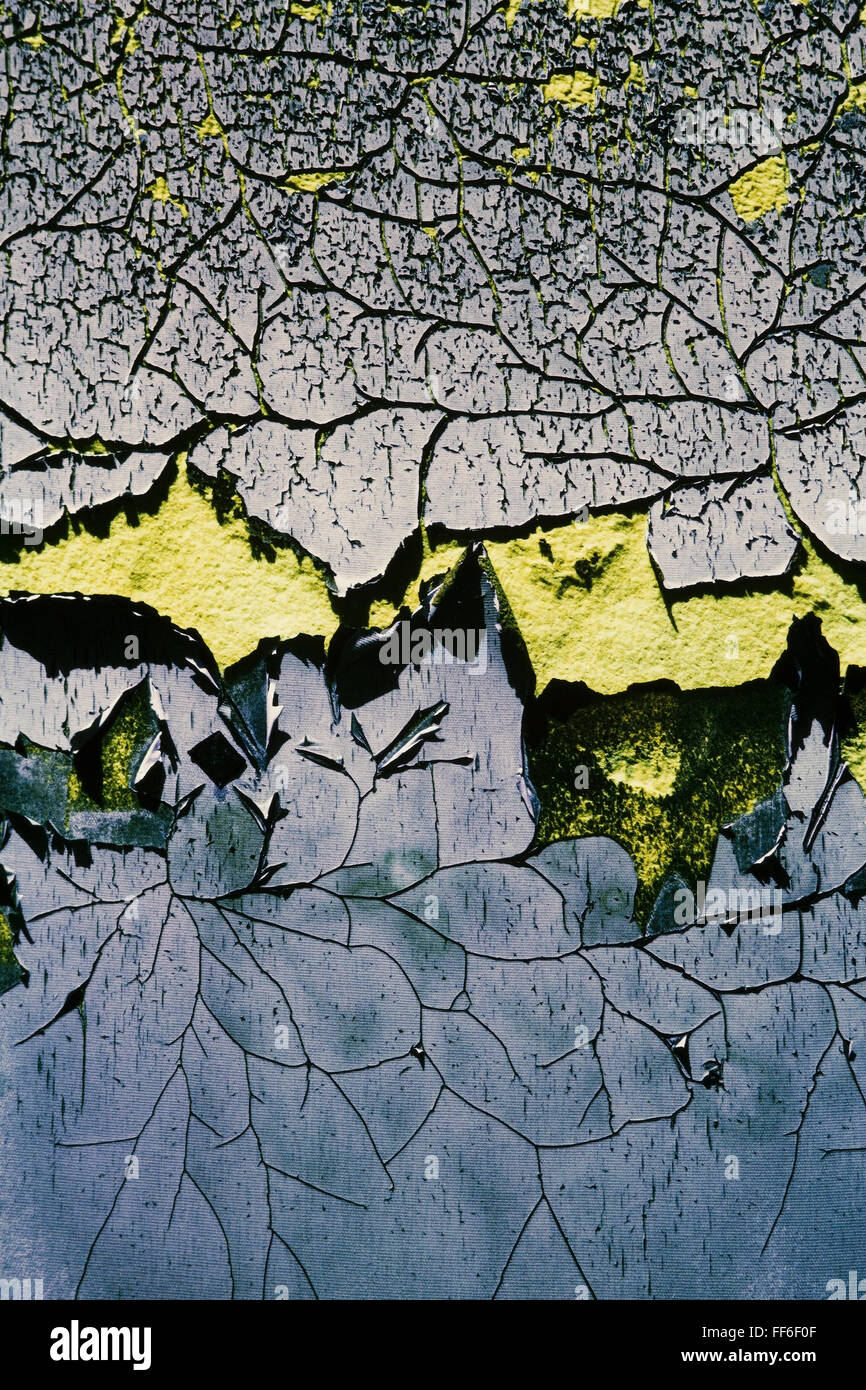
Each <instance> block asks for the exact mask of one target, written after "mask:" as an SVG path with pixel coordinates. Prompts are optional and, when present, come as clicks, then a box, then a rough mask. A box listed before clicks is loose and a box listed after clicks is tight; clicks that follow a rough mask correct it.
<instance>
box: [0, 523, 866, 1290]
mask: <svg viewBox="0 0 866 1390" xmlns="http://www.w3.org/2000/svg"><path fill="white" fill-rule="evenodd" d="M449 605H450V606H449ZM0 610H2V611H0V622H2V627H3V634H4V640H3V644H2V647H0V681H2V688H3V689H4V691H5V690H9V691H15V690H18V691H23V690H30V691H31V692H33V691H35V690H41V692H42V699H41V701H40V700H36V699H33V698H32V694H31V698H30V699H29V700H28V701H27V702H24V701H21V702H20V703H19V705H18V707H15V705H14V703H13V702H11V701H10V702H9V703H8V704H7V703H4V706H3V709H2V715H3V719H4V721H5V723H4V726H3V728H2V731H0V734H2V740H3V743H4V744H5V747H6V750H7V751H6V752H5V753H4V761H3V762H2V764H0V802H2V805H3V807H4V810H5V832H4V842H3V847H2V854H0V862H2V868H3V879H2V885H0V888H2V898H3V912H4V916H5V917H6V919H7V921H8V922H9V924H10V926H11V927H12V929H13V934H14V938H15V958H16V961H17V967H16V973H15V976H14V978H10V979H7V980H6V985H7V988H6V989H5V992H3V993H2V995H0V1059H2V1065H0V1076H2V1078H3V1080H2V1091H0V1168H2V1172H3V1174H4V1177H3V1182H2V1184H0V1248H2V1250H3V1256H4V1264H5V1265H9V1264H10V1262H11V1264H13V1265H15V1266H20V1267H21V1268H22V1269H28V1270H37V1269H38V1270H39V1271H40V1273H41V1275H42V1277H43V1279H44V1281H45V1290H46V1297H52V1298H71V1297H73V1296H78V1297H81V1298H115V1297H118V1298H170V1299H195V1298H208V1299H226V1298H236V1299H254V1300H262V1299H265V1300H270V1299H278V1298H291V1299H315V1298H320V1299H340V1298H383V1299H404V1298H410V1299H435V1298H461V1299H491V1298H497V1299H526V1298H541V1299H555V1300H559V1299H565V1300H570V1299H574V1298H575V1297H578V1298H583V1297H586V1298H595V1299H611V1298H636V1299H647V1298H655V1299H659V1298H662V1299H664V1298H678V1299H693V1298H697V1297H709V1298H737V1299H751V1298H761V1297H774V1298H821V1297H824V1296H825V1294H824V1291H825V1286H826V1283H827V1280H828V1279H829V1278H832V1277H834V1276H836V1275H837V1274H839V1273H840V1272H841V1273H842V1274H843V1275H844V1272H845V1271H847V1270H848V1269H849V1268H855V1267H856V1262H857V1259H858V1258H859V1252H860V1251H861V1250H862V1241H863V1238H864V1235H866V1228H864V1215H863V1213H864V1209H866V1203H864V1199H866V1183H864V1165H863V1154H864V1152H866V1099H864V1089H863V1088H864V1086H866V1073H864V1065H866V1064H864V1058H866V902H864V901H863V893H864V889H866V836H864V833H863V831H862V826H863V823H864V810H866V808H864V798H863V794H862V792H861V791H860V788H859V787H858V786H857V784H856V783H855V782H854V781H853V779H852V778H851V776H850V774H849V773H848V772H847V769H846V767H845V765H844V763H842V762H841V761H840V757H839V732H838V729H839V721H838V718H837V708H836V706H837V695H838V662H835V664H834V658H833V654H832V653H831V652H830V651H829V648H827V647H826V644H825V643H824V642H823V639H822V638H821V636H820V625H819V624H818V623H817V620H815V619H806V620H802V621H801V622H800V623H796V624H795V625H794V627H793V628H792V632H791V637H790V640H789V652H788V655H787V657H786V658H785V661H786V662H787V670H788V676H789V677H790V684H791V690H792V697H791V705H790V719H789V722H788V739H789V759H788V763H787V768H786V771H785V775H784V781H783V785H782V786H781V787H780V789H779V791H778V793H777V795H776V796H775V797H774V798H773V799H771V800H770V801H769V802H767V803H765V804H764V805H763V806H761V807H759V808H757V809H756V811H755V812H754V813H752V815H751V816H747V817H745V818H743V819H741V820H740V821H737V822H735V823H734V824H733V825H732V826H729V827H725V828H723V830H722V833H721V834H720V836H719V839H718V844H717V848H716V855H715V862H714V864H713V868H712V873H711V876H710V881H709V883H708V884H707V888H706V892H707V898H706V904H705V906H704V908H703V910H702V909H701V908H700V906H699V907H698V908H697V909H695V908H694V907H693V909H692V911H691V913H690V915H689V916H688V920H686V921H684V922H679V921H677V920H674V918H673V917H672V915H671V914H672V903H673V901H675V899H672V898H671V895H670V894H665V893H662V894H661V895H660V898H659V902H658V903H657V906H656V910H655V912H654V914H653V918H652V921H653V926H652V928H651V930H650V931H649V932H648V933H647V934H645V935H642V934H641V930H640V928H639V927H638V926H637V924H636V923H635V921H634V918H633V904H634V893H635V888H636V885H637V876H636V873H635V869H634V866H633V864H632V862H631V860H630V859H629V856H628V855H627V854H626V852H625V851H624V850H623V849H622V848H621V847H620V846H619V845H617V844H616V843H615V842H614V841H612V840H608V839H604V838H594V839H583V840H565V841H561V842H558V843H555V844H551V845H548V846H546V847H544V848H539V846H538V845H537V844H536V842H535V840H534V832H535V823H536V817H537V803H536V800H535V796H534V793H533V791H532V787H531V785H530V784H529V782H528V779H527V775H526V772H525V755H524V748H523V741H522V732H521V728H522V716H523V700H522V696H521V695H520V694H519V693H518V687H521V685H522V682H521V678H520V675H519V670H518V667H517V666H516V665H515V659H514V657H513V654H512V655H509V654H508V652H507V651H506V646H505V643H504V640H503V634H502V631H501V627H500V622H499V616H498V605H497V601H496V597H495V593H494V591H493V589H492V587H491V584H490V582H489V580H488V578H487V571H486V568H485V563H484V557H483V553H482V552H480V551H479V550H477V549H476V550H475V551H473V552H471V553H470V554H469V555H468V556H467V557H466V559H465V560H464V561H463V563H462V565H461V567H460V568H459V569H458V571H457V572H456V574H455V575H452V576H451V577H450V579H449V580H447V581H445V582H436V583H434V584H433V585H432V586H431V587H430V589H429V590H428V592H427V594H426V597H425V602H424V605H423V607H422V609H421V610H419V612H418V613H416V614H414V615H413V617H412V619H411V622H412V626H413V631H414V632H418V631H422V630H430V629H432V628H434V627H442V626H444V625H445V624H446V623H447V624H448V625H449V626H450V627H451V628H452V629H453V628H454V627H455V626H456V619H455V615H462V619H463V620H466V619H467V618H470V619H473V620H477V621H478V622H479V623H480V624H481V625H483V629H484V632H485V634H486V643H487V646H486V651H487V661H488V665H487V671H486V672H485V673H484V675H483V677H481V676H479V674H478V672H477V671H475V672H473V670H472V669H471V667H469V666H467V665H465V664H462V663H461V662H460V661H459V660H456V659H455V660H454V661H452V662H450V663H446V662H442V663H440V664H436V663H435V662H432V661H431V662H427V663H424V662H416V663H415V664H413V663H411V662H410V663H408V664H406V665H403V666H400V665H398V666H393V667H390V666H385V665H384V664H383V663H382V662H381V661H380V659H379V653H380V651H381V650H382V649H383V642H384V640H385V639H386V638H387V636H388V634H378V633H375V632H372V633H360V634H358V633H356V634H351V633H349V634H341V635H338V638H337V639H335V641H334V643H333V644H332V647H331V649H330V650H329V652H328V654H327V656H326V655H325V653H324V651H323V650H322V649H321V648H320V647H316V646H314V644H311V643H303V642H300V643H299V642H295V643H291V644H278V645H274V644H270V645H269V644H263V645H262V646H261V647H260V648H259V649H258V651H257V652H256V653H254V654H253V655H252V656H251V658H250V659H249V660H248V661H247V662H244V663H241V664H240V665H239V666H238V667H236V668H233V669H232V670H230V671H229V672H227V673H226V676H225V678H224V679H222V678H220V677H219V676H218V675H217V674H216V673H215V668H214V667H213V664H212V662H211V659H210V657H209V654H208V653H207V651H206V650H205V649H204V648H203V646H202V645H201V643H200V642H199V641H198V640H197V639H195V638H193V637H190V636H189V635H187V634H182V633H179V632H178V631H177V630H176V629H173V628H172V627H171V626H170V624H169V623H168V622H167V621H165V620H163V619H158V618H157V617H156V615H155V614H153V613H152V611H150V610H145V609H143V608H140V607H136V606H135V605H132V604H129V603H127V602H126V601H125V600H120V599H113V600H89V599H77V600H63V599H59V598H46V599H13V600H5V601H4V602H3V603H2V605H0ZM58 624H60V626H61V627H62V638H61V637H59V636H58ZM94 624H98V626H99V629H100V641H101V642H102V643H103V646H104V647H105V649H106V650H108V651H110V650H112V642H113V640H114V635H115V634H116V633H121V632H122V633H129V632H137V633H139V634H140V636H141V642H142V655H143V658H144V659H143V660H142V662H140V663H138V662H136V661H134V660H133V659H129V660H126V661H124V660H123V659H122V658H121V656H120V655H119V654H118V655H117V657H116V658H115V659H113V661H112V662H111V664H109V665H107V666H103V667H102V668H101V669H97V667H96V665H95V664H94V665H88V664H87V663H86V659H87V645H86V644H87V641H88V640H91V641H92V640H93V639H92V632H93V627H94ZM88 634H91V636H90V638H88ZM37 671H38V673H39V682H41V684H39V683H37V680H36V673H37ZM133 697H135V698H138V699H139V700H140V702H142V704H143V705H144V706H145V707H146V709H147V711H148V713H147V716H146V717H142V718H141V719H140V723H139V725H137V726H136V727H137V729H138V733H137V735H136V747H135V751H134V756H133V758H132V763H131V766H130V770H129V783H130V791H133V790H134V789H135V788H136V787H138V788H139V792H138V793H137V795H138V797H139V800H140V802H141V805H140V807H139V810H138V812H137V813H136V815H132V813H130V812H129V811H124V810H115V811H112V810H109V809H106V810H104V811H103V812H102V813H101V815H100V817H99V818H98V822H97V823H96V824H94V823H93V822H87V823H86V824H87V826H88V827H89V829H88V831H87V833H86V834H82V833H77V834H73V827H74V826H75V825H76V824H78V825H81V823H80V822H75V821H74V820H71V819H70V817H71V816H74V815H81V814H83V813H82V812H81V811H75V810H71V809H70V807H71V802H70V800H69V797H70V796H71V793H70V792H69V785H70V769H72V768H75V769H76V773H77V776H78V778H79V779H84V780H85V781H86V782H87V779H88V777H90V778H91V779H92V776H93V771H92V769H93V762H92V759H90V758H89V753H91V752H92V751H93V750H94V749H96V750H99V749H100V748H101V747H102V745H103V741H104V740H105V739H106V738H109V737H110V735H111V731H112V728H113V727H115V723H116V720H117V719H118V718H119V717H120V715H121V713H122V711H123V709H124V707H125V706H124V702H125V701H128V700H129V699H130V698H133ZM34 762H35V763H36V764H37V765H39V766H41V767H42V768H44V769H46V771H45V773H44V775H43V776H42V778H41V779H37V778H36V777H35V776H34V771H33V767H34ZM142 768H144V769H145V773H144V774H142ZM88 769H90V772H89V773H88ZM88 785H90V783H88ZM97 790H98V789H97ZM94 794H96V793H94ZM769 883H772V884H775V885H781V887H777V889H776V891H777V892H778V893H779V895H780V897H779V899H778V903H779V907H778V912H774V913H772V914H770V916H769V917H768V916H767V915H766V913H765V912H764V909H763V907H762V903H763V902H764V899H762V898H761V894H762V893H767V892H768V891H770V890H769V889H768V887H767V885H768V884H769ZM716 891H719V892H721V893H722V894H723V895H724V903H725V906H724V909H723V910H722V911H721V912H718V911H715V910H714V911H712V912H711V911H710V908H709V903H710V900H711V896H712V895H713V894H714V893H715V892H716ZM755 895H757V898H756V897H755ZM756 902H757V904H758V907H757V909H756V907H755V903H756ZM731 904H733V906H731ZM732 1161H733V1162H735V1163H736V1167H737V1175H736V1177H735V1178H734V1179H733V1180H731V1171H732V1170H731V1164H732Z"/></svg>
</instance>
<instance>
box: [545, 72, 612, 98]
mask: <svg viewBox="0 0 866 1390" xmlns="http://www.w3.org/2000/svg"><path fill="white" fill-rule="evenodd" d="M597 89H598V78H597V77H594V76H593V74H592V73H590V72H555V73H553V75H552V76H551V78H550V80H549V82H545V84H544V86H543V87H542V89H541V95H542V96H543V97H544V100H545V101H556V102H559V104H560V105H561V106H592V104H593V103H594V101H595V93H596V90H597Z"/></svg>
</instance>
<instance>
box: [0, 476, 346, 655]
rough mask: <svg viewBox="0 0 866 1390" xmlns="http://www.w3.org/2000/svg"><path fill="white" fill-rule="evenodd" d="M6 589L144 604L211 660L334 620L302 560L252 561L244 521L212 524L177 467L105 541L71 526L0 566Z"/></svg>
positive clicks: (313, 571) (318, 578)
mask: <svg viewBox="0 0 866 1390" xmlns="http://www.w3.org/2000/svg"><path fill="white" fill-rule="evenodd" d="M0 587H2V589H3V591H4V592H6V593H8V592H9V591H10V590H11V589H23V590H26V591H29V592H31V593H38V594H47V593H73V592H77V593H85V594H122V595H125V596H126V597H127V598H131V599H134V600H136V601H139V602H142V603H149V604H151V605H152V606H153V607H154V608H157V609H159V611H160V612H161V613H164V614H166V616H168V617H169V618H171V619H172V620H173V621H174V622H175V623H177V624H178V625H179V626H180V627H185V628H187V627H192V628H196V629H197V630H198V632H200V633H201V635H202V637H203V638H204V640H205V642H206V643H207V644H208V646H209V647H210V649H211V651H212V652H213V654H214V656H215V657H216V659H217V661H218V662H219V664H220V665H221V666H227V665H229V664H231V662H233V661H237V660H239V658H240V657H242V656H245V655H246V653H247V652H249V651H251V650H252V649H253V648H254V647H255V645H256V643H257V642H258V641H259V639H260V638H262V637H292V636H295V635H296V634H297V633H299V632H309V633H321V634H323V635H324V636H325V637H330V636H331V634H332V633H333V632H334V631H335V630H336V627H337V624H338V619H337V616H336V614H335V613H334V610H333V608H332V607H331V603H330V598H329V594H328V589H327V587H326V585H325V581H324V579H323V577H322V575H321V573H320V572H319V570H318V569H317V567H316V565H315V564H314V562H313V561H312V560H309V559H306V558H304V559H298V558H297V557H296V556H295V554H294V553H293V552H292V551H290V550H282V549H281V550H277V551H276V552H275V556H274V558H273V559H272V560H269V559H267V558H264V557H261V558H256V557H255V556H254V555H253V553H252V551H251V549H250V540H249V530H248V528H247V525H246V522H245V521H243V520H241V519H239V518H232V519H230V520H227V521H225V522H222V523H221V522H220V521H218V520H217V516H216V513H215V511H214V509H213V507H212V505H211V503H210V501H209V500H208V499H207V498H206V497H204V496H202V495H201V494H200V493H198V492H196V491H195V489H194V488H193V487H192V486H191V485H190V483H189V481H188V480H187V478H186V476H185V474H184V473H183V471H181V473H180V474H179V476H178V478H177V479H176V481H175V482H174V483H173V484H172V486H171V488H170V490H169V493H168V495H167V497H166V499H165V501H164V503H163V505H162V506H161V508H160V509H159V511H158V513H156V515H148V514H146V513H145V514H143V515H141V516H140V517H138V518H137V524H135V525H131V524H130V522H129V521H128V520H127V519H126V517H125V516H123V515H118V516H117V517H115V518H114V520H113V521H112V523H111V527H110V530H109V533H108V535H107V536H105V537H97V536H94V535H92V534H90V533H89V532H87V531H84V530H79V531H77V532H73V533H72V534H70V535H69V536H68V537H67V538H65V539H62V540H59V541H57V542H56V543H55V544H54V545H51V546H48V547H46V548H45V549H44V550H40V551H38V552H37V551H33V552H27V551H25V552H23V553H22V554H21V556H20V559H19V560H18V562H17V563H15V562H6V563H3V564H0Z"/></svg>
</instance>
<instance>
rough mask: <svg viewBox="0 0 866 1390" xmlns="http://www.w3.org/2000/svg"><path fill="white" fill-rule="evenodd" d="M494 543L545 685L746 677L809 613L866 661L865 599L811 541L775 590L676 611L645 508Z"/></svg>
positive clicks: (695, 602)
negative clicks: (656, 560)
mask: <svg viewBox="0 0 866 1390" xmlns="http://www.w3.org/2000/svg"><path fill="white" fill-rule="evenodd" d="M487 548H488V552H489V555H490V559H491V562H492V564H493V566H494V569H495V570H496V573H497V574H498V576H499V579H500V582H501V584H502V587H503V589H504V591H505V593H506V594H507V596H508V600H509V603H510V604H511V608H512V611H513V613H514V617H515V620H516V622H517V625H518V627H519V628H520V631H521V633H522V635H523V639H524V641H525V642H526V645H527V648H528V650H529V655H530V657H531V659H532V662H533V665H534V667H535V672H536V676H537V680H538V688H539V689H540V690H542V689H544V687H545V685H546V684H547V682H548V681H549V680H552V679H553V678H554V677H559V678H560V679H563V680H583V681H585V682H586V684H587V685H588V686H590V687H591V688H592V689H593V690H596V691H598V692H599V694H614V693H615V692H617V691H622V690H625V689H626V688H627V687H628V686H629V685H632V684H634V683H640V682H644V681H655V680H665V679H667V680H673V681H676V683H677V684H678V685H679V686H680V687H681V688H682V689H684V690H694V689H700V688H701V687H703V686H711V685H725V686H731V685H741V684H742V683H743V682H744V681H748V680H755V679H758V678H760V677H764V676H767V675H768V674H769V672H770V671H771V669H772V667H773V665H774V664H775V662H776V660H777V658H778V657H779V656H780V654H781V653H782V651H783V650H784V647H785V641H786V638H787V634H788V628H789V627H790V624H791V620H792V618H793V617H794V616H795V615H797V616H799V615H800V614H803V613H807V612H816V613H817V614H818V616H819V617H820V618H821V621H822V623H823V628H824V632H825V634H826V636H827V639H828V641H829V642H830V643H831V644H832V645H833V646H834V647H835V648H836V650H837V651H838V652H839V654H840V658H841V661H842V667H843V670H844V668H845V666H846V665H848V664H857V665H866V604H864V602H863V600H862V599H861V598H860V595H859V593H858V592H857V589H856V587H855V586H854V585H853V584H849V583H847V582H846V581H845V580H844V579H843V578H842V576H841V575H840V574H838V573H837V572H836V570H834V569H833V568H832V567H831V566H830V565H828V564H826V563H825V562H824V561H823V560H822V559H821V558H820V557H819V555H818V554H817V553H816V552H815V551H814V550H813V548H812V547H811V546H810V545H809V543H808V541H804V551H805V563H804V564H803V565H802V567H801V568H800V569H799V571H798V573H797V574H796V575H795V576H794V577H793V578H792V579H790V580H788V581H784V582H780V586H779V588H778V589H774V590H771V591H769V592H766V591H756V592H752V593H748V592H746V593H739V592H738V593H725V592H724V591H719V592H716V593H712V594H709V593H708V594H695V595H692V596H690V597H689V598H686V599H683V600H673V602H671V604H670V614H669V613H668V611H667V608H666V606H665V600H664V598H663V596H662V594H661V592H660V590H659V586H658V582H657V580H656V577H655V574H654V572H653V569H652V566H651V564H650V559H649V555H648V553H647V549H646V518H645V517H644V516H643V515H641V514H637V515H634V516H623V515H621V514H616V513H612V514H609V515H605V516H599V517H590V519H589V520H588V521H585V522H581V521H575V522H571V523H568V524H566V525H564V526H559V527H555V528H552V529H551V530H548V531H541V530H540V529H539V530H538V531H536V532H534V533H533V534H532V535H530V536H527V537H523V538H519V539H516V540H510V541H501V542H492V543H490V544H489V545H488V547H487ZM549 557H552V558H549ZM786 587H787V588H789V589H790V593H788V592H785V588H786Z"/></svg>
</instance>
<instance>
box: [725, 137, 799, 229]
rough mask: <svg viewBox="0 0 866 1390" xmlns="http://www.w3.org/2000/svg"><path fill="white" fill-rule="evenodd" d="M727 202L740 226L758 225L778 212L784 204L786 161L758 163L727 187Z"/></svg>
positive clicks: (772, 159)
mask: <svg viewBox="0 0 866 1390" xmlns="http://www.w3.org/2000/svg"><path fill="white" fill-rule="evenodd" d="M728 192H729V193H730V195H731V202H732V203H733V205H734V211H735V212H736V214H737V216H738V217H742V219H743V221H744V222H758V221H759V220H760V219H761V218H762V217H766V215H767V213H768V212H781V211H782V209H783V208H784V207H785V206H786V205H787V202H788V161H787V160H786V158H785V156H784V155H783V154H774V155H770V157H769V158H768V159H762V160H761V161H760V163H759V164H756V165H755V167H754V168H753V169H748V170H747V171H746V173H745V174H741V175H740V177H739V178H738V179H735V180H734V182H733V183H732V184H730V185H729V186H728Z"/></svg>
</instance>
